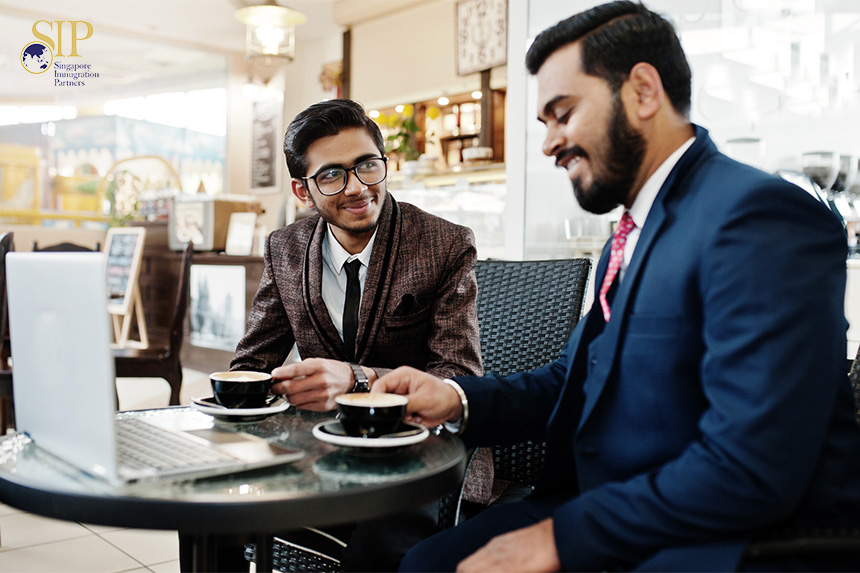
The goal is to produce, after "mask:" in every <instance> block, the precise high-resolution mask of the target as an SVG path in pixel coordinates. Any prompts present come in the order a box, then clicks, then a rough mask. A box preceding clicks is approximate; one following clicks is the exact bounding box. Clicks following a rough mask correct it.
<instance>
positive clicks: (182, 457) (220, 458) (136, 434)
mask: <svg viewBox="0 0 860 573" xmlns="http://www.w3.org/2000/svg"><path fill="white" fill-rule="evenodd" d="M115 429H116V440H117V451H118V456H119V462H120V464H124V465H127V466H129V467H132V468H139V469H147V468H156V469H159V470H165V469H175V468H187V467H194V466H199V465H203V464H210V463H219V462H230V461H235V460H236V458H233V457H232V456H229V455H227V454H225V453H223V452H220V451H218V450H217V449H215V448H213V447H210V446H206V445H203V444H199V443H197V442H195V441H193V440H191V439H188V438H185V437H183V436H182V435H180V434H175V433H173V432H169V431H167V430H164V429H162V428H158V427H156V426H153V425H152V424H147V423H146V422H144V421H142V420H138V419H135V418H123V419H120V420H117V421H116V424H115Z"/></svg>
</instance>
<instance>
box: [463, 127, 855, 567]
mask: <svg viewBox="0 0 860 573" xmlns="http://www.w3.org/2000/svg"><path fill="white" fill-rule="evenodd" d="M845 258H846V240H845V235H844V232H843V230H842V228H841V226H840V224H839V222H838V221H837V219H836V218H835V217H834V216H833V214H832V213H831V212H830V211H829V210H827V209H826V208H825V207H823V206H822V205H821V204H820V203H818V202H817V201H816V200H814V199H813V198H812V197H811V196H810V195H809V194H807V193H806V192H804V191H802V190H801V189H799V188H797V187H795V186H794V185H791V184H789V183H787V182H785V181H783V180H782V179H779V178H777V177H773V176H771V175H768V174H765V173H763V172H761V171H758V170H756V169H754V168H752V167H749V166H746V165H743V164H740V163H737V162H735V161H733V160H731V159H729V158H728V157H726V156H725V155H722V154H721V153H719V152H718V151H717V149H716V147H715V146H714V144H713V143H712V141H711V139H710V138H709V136H708V134H707V131H706V130H704V129H702V128H699V127H697V128H696V140H695V142H694V143H693V145H692V147H690V149H688V150H687V152H686V153H685V154H684V155H683V157H682V158H681V160H680V161H679V163H678V164H677V165H676V166H675V167H674V169H673V170H672V172H671V173H670V175H669V177H668V179H667V180H666V182H665V184H664V185H663V187H662V188H661V190H660V192H659V194H658V196H657V198H656V200H655V202H654V205H653V207H652V208H651V211H650V213H649V215H648V218H647V220H646V222H645V225H644V227H643V228H642V230H641V235H640V238H639V241H638V244H637V245H636V249H635V252H634V254H633V258H632V260H631V261H630V265H629V267H628V269H627V271H626V274H625V275H624V279H623V281H622V282H621V283H620V285H619V286H618V288H617V292H615V294H614V299H613V302H612V320H610V322H609V323H607V324H606V326H605V328H604V327H603V324H602V322H603V318H602V315H601V313H600V310H599V304H598V303H595V305H594V307H593V308H595V309H596V310H595V311H592V312H590V313H589V314H588V315H587V316H586V317H584V318H583V320H582V321H580V323H579V324H578V326H577V328H576V329H575V330H574V332H573V334H572V336H571V338H570V340H569V341H568V343H567V345H566V346H565V348H564V350H563V352H562V354H561V356H560V357H559V359H558V360H557V361H555V362H554V363H552V364H549V365H547V366H545V367H543V368H541V369H539V370H536V371H534V372H531V373H521V374H516V375H513V376H509V377H506V378H501V377H494V376H492V375H489V376H488V377H487V378H489V379H490V380H489V381H490V382H493V383H488V379H487V378H477V377H458V378H456V380H457V381H458V382H459V383H460V384H461V385H462V387H463V388H464V390H465V392H466V394H467V396H468V398H469V403H470V411H471V421H470V423H469V427H468V428H467V430H466V432H465V433H464V439H465V440H466V441H467V442H469V443H471V444H475V445H477V444H481V445H485V444H493V443H506V442H516V441H520V440H523V439H526V438H530V439H546V440H547V442H548V450H547V457H546V462H545V467H544V471H543V474H542V480H543V481H542V483H541V485H539V487H538V490H537V491H536V493H535V495H541V494H554V495H559V494H561V495H562V496H563V497H562V499H563V500H564V501H562V502H560V503H559V505H558V507H557V509H556V510H555V512H554V514H553V519H554V528H555V538H556V544H557V547H558V551H559V555H560V557H561V559H562V563H563V564H564V567H565V569H567V570H584V569H588V570H599V569H613V568H619V567H620V568H625V569H628V568H642V569H649V568H653V569H663V570H669V569H680V570H703V569H706V568H716V569H723V570H729V569H733V568H734V567H735V566H737V564H738V560H739V558H740V556H741V553H742V551H743V548H744V546H745V544H746V543H747V541H748V540H749V538H750V537H751V536H753V535H755V534H756V533H757V532H760V531H762V530H764V529H766V528H768V527H771V526H774V525H777V524H780V523H785V522H787V521H788V522H791V521H829V522H833V521H840V520H842V519H843V518H842V517H841V516H843V515H854V516H860V482H858V480H860V436H858V430H857V427H856V425H855V424H854V421H853V407H852V399H851V395H850V390H849V386H848V382H847V378H846V372H845V352H846V338H845V335H846V321H845V316H844V311H843V302H844V293H845ZM607 259H608V247H607V248H606V249H605V250H604V253H603V255H602V257H601V259H600V262H599V264H598V266H597V269H596V278H595V285H600V284H601V282H602V280H603V275H604V274H605V271H606V266H607ZM598 288H599V287H598ZM598 288H595V291H596V290H598ZM601 331H602V333H601ZM598 335H599V336H598ZM595 337H596V338H595ZM511 350H512V351H514V352H515V351H516V349H511ZM547 420H548V422H547ZM846 476H848V477H846ZM840 504H841V506H840ZM840 512H843V513H840ZM849 512H851V513H849ZM853 519H858V518H857V517H854V518H853Z"/></svg>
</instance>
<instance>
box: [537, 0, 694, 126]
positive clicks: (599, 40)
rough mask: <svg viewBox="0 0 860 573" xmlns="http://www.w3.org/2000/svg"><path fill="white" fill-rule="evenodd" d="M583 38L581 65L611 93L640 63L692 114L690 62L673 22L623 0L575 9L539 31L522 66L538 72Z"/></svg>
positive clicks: (678, 105)
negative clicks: (653, 71)
mask: <svg viewBox="0 0 860 573" xmlns="http://www.w3.org/2000/svg"><path fill="white" fill-rule="evenodd" d="M578 40H582V69H583V70H584V71H585V73H586V74H588V75H590V76H595V77H599V78H603V79H604V80H606V82H607V83H608V84H609V87H610V88H611V89H612V91H613V93H616V94H617V93H618V91H619V90H620V89H621V84H623V83H624V81H625V80H626V79H627V78H628V76H629V75H630V70H631V69H632V68H633V66H635V65H636V64H637V63H639V62H647V63H649V64H651V65H652V66H654V67H655V68H656V69H657V72H658V73H659V74H660V79H661V81H662V82H663V89H664V90H665V91H666V95H667V96H668V98H669V101H670V102H672V106H673V107H674V108H675V110H676V111H677V112H678V113H680V114H681V115H684V116H689V114H690V89H691V88H690V83H691V73H690V65H689V63H687V57H686V56H685V55H684V50H683V48H681V42H680V40H679V39H678V35H677V34H676V33H675V28H674V26H672V24H671V22H669V21H668V20H666V19H665V18H663V17H662V16H660V15H659V14H656V13H654V12H652V11H651V10H649V9H648V8H646V7H645V6H643V5H642V4H641V3H639V2H630V1H627V0H623V1H618V2H609V3H607V4H601V5H600V6H595V7H594V8H591V9H590V10H586V11H584V12H580V13H579V14H574V15H573V16H571V17H570V18H567V19H565V20H562V21H561V22H558V23H557V24H555V25H554V26H552V27H550V28H547V29H546V30H544V31H543V32H541V33H540V34H539V35H538V37H537V38H535V41H534V43H532V45H531V47H530V48H529V51H528V54H527V55H526V67H527V68H528V70H529V72H530V73H532V74H536V73H537V72H538V70H539V69H540V68H541V66H543V64H544V62H545V61H546V60H547V58H549V56H550V55H552V53H553V52H555V51H556V50H558V49H559V48H561V47H562V46H566V45H568V44H571V43H573V42H576V41H578Z"/></svg>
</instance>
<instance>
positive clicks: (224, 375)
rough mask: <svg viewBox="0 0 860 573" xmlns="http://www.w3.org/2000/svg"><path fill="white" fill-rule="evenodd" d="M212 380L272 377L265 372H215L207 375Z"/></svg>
mask: <svg viewBox="0 0 860 573" xmlns="http://www.w3.org/2000/svg"><path fill="white" fill-rule="evenodd" d="M209 377H210V378H212V379H214V380H229V381H231V382H259V381H261V380H268V379H269V378H271V377H272V375H271V374H266V373H265V372H242V371H238V370H237V371H235V372H216V373H214V374H211V375H210V376H209Z"/></svg>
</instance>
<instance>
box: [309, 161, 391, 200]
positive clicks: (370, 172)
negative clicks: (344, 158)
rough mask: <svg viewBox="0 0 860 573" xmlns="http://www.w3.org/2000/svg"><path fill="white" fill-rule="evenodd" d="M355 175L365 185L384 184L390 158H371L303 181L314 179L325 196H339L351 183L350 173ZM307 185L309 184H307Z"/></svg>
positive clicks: (335, 168)
mask: <svg viewBox="0 0 860 573" xmlns="http://www.w3.org/2000/svg"><path fill="white" fill-rule="evenodd" d="M350 171H352V172H353V173H355V176H356V177H357V178H358V180H359V181H361V182H362V183H364V184H365V185H377V184H379V183H382V181H383V180H384V179H385V176H386V175H388V158H387V157H371V158H369V159H365V160H363V161H359V162H358V163H356V164H355V165H353V166H352V167H349V168H347V169H344V168H343V167H332V168H331V169H324V170H323V171H320V172H319V173H317V174H316V175H312V176H310V177H302V181H303V182H304V181H307V180H308V179H312V180H313V182H314V183H316V185H317V189H319V191H320V193H322V194H323V195H337V194H338V193H340V192H341V191H343V190H344V189H346V184H347V183H348V182H349V172H350ZM305 185H307V183H305Z"/></svg>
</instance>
